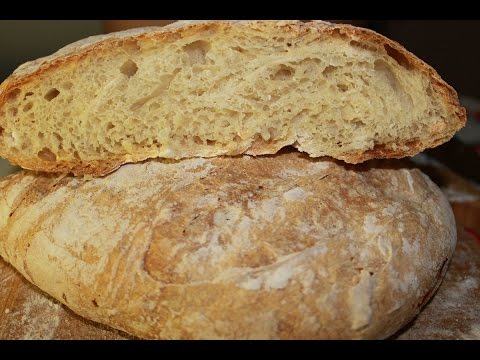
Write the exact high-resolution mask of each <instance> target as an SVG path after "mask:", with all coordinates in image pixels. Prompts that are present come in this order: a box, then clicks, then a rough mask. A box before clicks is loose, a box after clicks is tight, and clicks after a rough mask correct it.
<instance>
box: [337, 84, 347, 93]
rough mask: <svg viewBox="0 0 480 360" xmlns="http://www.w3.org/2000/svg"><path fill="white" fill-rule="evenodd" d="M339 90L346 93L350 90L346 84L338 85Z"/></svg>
mask: <svg viewBox="0 0 480 360" xmlns="http://www.w3.org/2000/svg"><path fill="white" fill-rule="evenodd" d="M337 88H338V90H340V91H341V92H345V91H347V90H348V86H347V85H345V84H337Z"/></svg>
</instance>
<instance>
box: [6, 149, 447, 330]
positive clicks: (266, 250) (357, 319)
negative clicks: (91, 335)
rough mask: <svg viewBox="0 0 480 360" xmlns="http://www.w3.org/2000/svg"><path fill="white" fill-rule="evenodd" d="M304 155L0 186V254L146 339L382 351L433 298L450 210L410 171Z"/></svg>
mask: <svg viewBox="0 0 480 360" xmlns="http://www.w3.org/2000/svg"><path fill="white" fill-rule="evenodd" d="M374 165H375V167H372V164H369V165H362V166H358V167H355V168H353V167H348V166H346V165H344V164H343V165H342V164H340V163H337V162H334V161H326V160H313V159H309V158H308V157H305V156H303V155H301V154H299V153H295V152H292V153H282V154H279V155H277V156H267V157H258V158H252V157H249V156H244V157H240V158H213V159H198V158H197V159H189V160H183V161H180V162H173V161H166V160H164V161H160V160H156V161H150V162H145V163H138V164H132V165H126V166H123V167H122V168H120V169H119V170H118V171H117V172H115V173H112V174H111V175H109V176H107V177H104V178H95V179H92V180H87V179H81V178H74V177H68V176H52V175H50V176H42V175H39V174H34V173H30V172H25V171H24V172H21V173H18V174H15V175H13V176H10V177H8V178H7V179H5V180H3V181H1V182H0V189H1V190H0V191H1V193H2V196H1V197H0V254H1V255H2V257H4V258H5V259H6V260H7V261H9V262H10V263H12V264H13V265H14V266H15V267H16V268H17V269H18V270H19V271H20V272H21V273H22V274H23V275H24V276H25V277H26V278H27V279H28V280H29V281H31V282H32V283H33V284H36V285H37V286H38V287H40V288H41V289H43V290H44V291H46V292H47V293H49V294H51V295H52V296H53V297H55V298H56V299H58V300H59V301H61V302H62V303H64V304H65V305H66V306H68V307H69V308H71V309H72V310H73V311H75V312H76V313H78V314H80V315H82V316H84V317H86V318H89V319H92V320H95V321H98V322H101V323H104V324H108V325H110V326H112V327H115V328H118V329H121V330H124V331H126V332H128V333H131V334H134V335H137V336H139V337H142V338H157V339H218V338H222V339H258V338H261V339H334V338H335V339H338V338H355V339H358V338H367V339H369V338H386V337H388V336H390V335H391V334H393V333H394V332H396V331H397V330H399V329H400V328H401V327H402V326H404V325H405V324H406V323H408V322H409V321H410V320H411V319H412V318H413V317H415V315H417V314H418V312H419V311H420V309H421V307H422V306H423V304H425V303H426V302H427V301H428V299H429V298H430V297H431V296H432V294H433V293H434V291H435V290H436V288H437V287H438V285H439V283H440V281H441V279H442V277H443V274H444V273H445V270H446V267H447V264H448V261H449V259H450V258H451V255H452V253H453V250H454V247H455V242H456V231H455V221H454V217H453V214H452V211H451V208H450V206H449V204H448V202H447V200H446V199H445V197H444V196H443V195H442V193H441V192H440V190H439V189H438V188H437V187H436V186H435V185H434V184H433V183H432V182H431V181H430V180H429V179H428V177H426V176H425V175H423V174H422V173H421V172H420V171H418V170H411V169H399V168H393V167H388V163H382V162H380V163H376V164H374Z"/></svg>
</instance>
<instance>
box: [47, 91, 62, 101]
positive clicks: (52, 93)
mask: <svg viewBox="0 0 480 360" xmlns="http://www.w3.org/2000/svg"><path fill="white" fill-rule="evenodd" d="M58 94H60V91H58V90H57V89H55V88H53V89H50V90H48V91H47V93H46V94H45V96H44V98H45V100H47V101H52V100H53V99H55V98H56V97H57V96H58Z"/></svg>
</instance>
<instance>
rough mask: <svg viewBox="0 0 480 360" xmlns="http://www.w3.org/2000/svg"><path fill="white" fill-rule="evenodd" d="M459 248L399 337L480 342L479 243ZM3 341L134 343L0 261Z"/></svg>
mask: <svg viewBox="0 0 480 360" xmlns="http://www.w3.org/2000/svg"><path fill="white" fill-rule="evenodd" d="M458 230H459V231H458V235H459V236H458V245H457V249H456V251H455V255H454V257H453V259H452V263H451V265H450V268H449V270H448V272H447V275H446V277H445V280H444V281H443V283H442V285H441V286H440V288H439V290H438V292H437V293H436V295H435V296H434V298H433V300H432V301H430V303H429V304H428V305H427V306H426V307H425V308H424V310H423V311H422V312H421V313H420V315H419V316H418V317H417V318H416V319H415V320H414V321H413V322H412V323H411V324H409V325H408V326H407V327H406V328H405V329H404V330H402V331H400V332H399V333H398V334H397V335H395V336H394V337H393V338H394V339H480V306H479V304H480V242H477V241H478V240H475V239H474V238H473V237H472V236H469V235H468V234H467V233H465V231H464V230H463V226H459V229H458ZM0 339H105V340H112V339H133V337H132V336H129V335H127V334H125V333H122V332H120V331H118V330H114V329H110V328H108V327H106V326H103V325H99V324H96V323H94V322H92V321H89V320H85V319H83V318H81V317H80V316H78V315H76V314H75V313H73V312H72V311H70V310H69V309H68V308H66V307H65V306H64V305H62V304H60V303H59V302H57V301H56V300H54V299H52V298H51V297H50V296H48V295H47V294H45V293H44V292H42V291H41V290H39V289H38V288H36V287H35V286H33V285H31V284H30V283H29V282H28V281H27V280H25V279H24V278H23V277H22V276H21V275H20V274H19V273H18V272H17V271H16V270H15V269H13V268H12V267H11V266H10V265H8V264H7V263H5V262H4V261H2V260H0Z"/></svg>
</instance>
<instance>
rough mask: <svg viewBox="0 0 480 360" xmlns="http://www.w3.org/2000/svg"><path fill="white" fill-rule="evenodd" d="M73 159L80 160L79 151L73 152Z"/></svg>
mask: <svg viewBox="0 0 480 360" xmlns="http://www.w3.org/2000/svg"><path fill="white" fill-rule="evenodd" d="M73 157H74V158H75V159H78V160H80V155H78V151H77V150H75V151H74V152H73Z"/></svg>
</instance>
